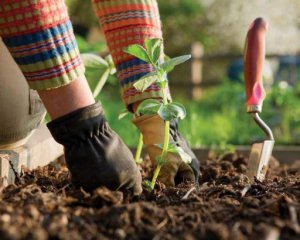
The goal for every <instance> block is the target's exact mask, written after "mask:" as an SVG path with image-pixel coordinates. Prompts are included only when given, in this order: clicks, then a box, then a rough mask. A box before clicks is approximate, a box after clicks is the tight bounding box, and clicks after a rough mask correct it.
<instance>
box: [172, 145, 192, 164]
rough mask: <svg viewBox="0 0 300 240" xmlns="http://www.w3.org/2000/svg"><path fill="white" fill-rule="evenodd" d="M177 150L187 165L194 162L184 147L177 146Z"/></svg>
mask: <svg viewBox="0 0 300 240" xmlns="http://www.w3.org/2000/svg"><path fill="white" fill-rule="evenodd" d="M175 148H176V150H177V154H178V155H179V156H180V158H181V160H182V161H184V162H185V163H186V164H190V163H191V162H192V157H191V156H190V155H189V154H187V153H186V152H185V151H184V150H183V149H182V147H179V146H176V147H175Z"/></svg>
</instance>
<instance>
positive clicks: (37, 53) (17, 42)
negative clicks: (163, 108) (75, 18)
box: [0, 0, 199, 194]
mask: <svg viewBox="0 0 300 240" xmlns="http://www.w3.org/2000/svg"><path fill="white" fill-rule="evenodd" d="M93 4H94V9H95V12H96V14H97V17H98V18H99V21H100V23H101V25H102V27H103V30H104V34H105V37H106V40H107V44H108V47H109V49H110V53H111V55H112V57H113V60H114V63H115V65H116V67H117V72H118V78H119V81H120V85H121V88H122V98H123V101H124V103H125V104H126V106H127V108H128V109H129V110H130V111H132V112H133V113H134V112H135V110H136V109H137V106H138V105H139V104H140V103H141V102H142V101H143V100H145V99H149V98H157V99H160V98H162V92H161V90H160V88H159V87H158V86H157V85H151V86H150V87H149V88H148V89H147V90H146V91H145V92H143V93H140V92H137V91H136V90H135V88H134V87H133V83H134V82H135V81H136V80H138V79H139V78H140V77H141V76H143V75H145V74H147V73H148V72H150V71H152V69H151V67H150V65H148V64H145V63H144V62H142V61H141V60H138V59H135V58H133V57H132V56H129V55H127V54H125V53H124V52H123V48H124V47H126V46H128V45H130V44H133V43H139V44H141V43H143V42H144V40H145V39H147V38H161V37H162V32H161V26H160V19H159V13H158V9H157V3H156V2H155V1H154V0H135V1H133V0H115V1H109V0H108V1H103V0H93ZM0 36H1V37H2V40H3V42H4V44H5V45H6V47H7V49H8V51H9V53H10V54H9V53H8V51H7V49H6V47H5V46H4V45H3V43H2V42H0V51H1V55H0V57H1V65H0V70H1V71H0V78H1V81H0V84H1V85H0V87H1V91H0V103H1V105H0V116H1V118H0V126H1V129H0V145H2V148H3V147H4V145H5V147H6V148H13V147H17V146H20V145H22V144H23V143H24V142H25V141H26V140H25V139H26V138H27V137H28V136H29V135H30V133H31V132H32V130H34V129H35V128H36V127H37V126H38V125H39V124H40V123H41V121H42V119H43V116H44V109H43V105H44V106H45V108H46V109H47V111H48V113H49V115H50V116H51V118H52V121H51V122H50V123H49V124H48V128H49V130H50V132H51V134H52V136H53V137H54V139H55V140H56V141H57V142H58V143H60V144H62V145H63V146H64V149H65V158H66V162H67V166H68V168H69V170H70V172H71V175H72V181H73V182H74V184H76V185H79V186H82V187H83V188H84V189H86V190H88V191H89V190H92V189H94V188H96V187H97V186H101V185H104V186H107V187H109V188H111V189H132V190H133V191H134V193H136V194H139V193H140V192H141V190H142V189H141V175H140V173H139V170H138V168H137V167H136V165H135V162H134V159H133V156H132V154H131V153H130V151H129V149H128V148H127V147H126V146H125V145H124V143H123V142H122V140H121V139H120V138H119V137H118V136H117V134H116V133H115V132H114V131H112V130H111V128H110V127H109V125H108V123H107V122H106V120H105V118H104V113H103V109H102V106H101V104H100V103H95V100H94V98H93V95H92V93H91V91H90V89H89V86H88V84H87V80H86V78H85V76H84V67H83V64H82V62H81V59H80V55H79V51H78V48H77V45H76V41H75V37H74V34H73V29H72V25H71V23H70V20H69V16H68V13H67V9H66V6H65V3H64V1H63V0H2V1H0ZM11 56H12V58H13V59H12V58H11ZM24 77H25V79H26V80H27V83H28V85H29V87H30V89H31V90H29V89H28V87H26V86H25V85H24V84H25V81H23V79H24ZM32 89H33V90H37V93H38V95H39V97H40V99H41V100H42V102H43V105H42V104H41V101H40V100H39V98H38V97H37V96H36V95H35V92H34V91H33V90H32ZM133 123H134V124H135V125H136V126H137V127H138V128H139V129H140V131H141V132H142V134H143V136H144V143H145V146H146V150H147V151H148V153H149V155H150V159H151V160H152V161H153V162H155V159H154V158H155V156H156V155H157V154H159V152H160V151H161V150H160V149H159V148H158V147H157V146H156V145H155V144H158V143H162V142H163V138H164V133H163V131H159V129H160V128H161V126H162V125H163V121H162V120H160V118H159V117H158V116H150V117H147V116H135V117H134V119H133ZM170 132H171V135H172V138H173V140H174V141H176V142H177V143H178V144H179V145H180V146H181V147H182V148H183V149H184V150H185V151H186V152H187V153H188V154H189V155H191V157H192V158H193V161H192V163H191V164H190V165H187V164H185V163H184V162H183V161H182V160H181V159H180V157H179V156H176V157H172V158H169V159H171V160H170V161H168V163H167V164H165V165H164V166H163V168H162V169H161V173H160V176H159V180H160V181H161V182H163V183H164V184H166V185H167V186H172V185H174V184H175V179H176V180H178V181H181V180H191V181H195V179H196V178H197V177H198V172H199V163H198V160H197V159H196V157H195V155H194V154H193V153H192V151H191V150H190V148H189V147H188V145H187V143H186V141H185V140H184V139H183V138H182V136H181V135H180V133H179V132H178V130H177V125H176V123H175V122H173V123H171V130H170ZM169 154H170V153H169Z"/></svg>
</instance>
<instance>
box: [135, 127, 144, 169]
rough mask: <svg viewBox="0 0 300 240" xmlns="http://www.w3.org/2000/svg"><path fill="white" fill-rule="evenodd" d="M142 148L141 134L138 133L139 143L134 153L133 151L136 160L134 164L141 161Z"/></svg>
mask: <svg viewBox="0 0 300 240" xmlns="http://www.w3.org/2000/svg"><path fill="white" fill-rule="evenodd" d="M142 149H143V134H142V133H140V137H139V143H138V145H137V149H136V153H135V162H136V164H140V163H141V153H142Z"/></svg>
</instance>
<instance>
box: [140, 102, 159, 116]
mask: <svg viewBox="0 0 300 240" xmlns="http://www.w3.org/2000/svg"><path fill="white" fill-rule="evenodd" d="M162 105H163V104H162V103H161V102H160V101H158V100H156V99H147V100H145V101H143V102H142V103H141V104H140V105H139V107H138V108H137V110H136V112H137V114H146V115H153V114H156V113H157V112H158V110H159V109H160V107H161V106H162Z"/></svg>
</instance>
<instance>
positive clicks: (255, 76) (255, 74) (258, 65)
mask: <svg viewBox="0 0 300 240" xmlns="http://www.w3.org/2000/svg"><path fill="white" fill-rule="evenodd" d="M267 25H268V24H267V22H266V21H265V20H264V19H262V18H257V19H255V20H254V22H253V23H252V24H251V25H250V27H249V30H248V34H247V38H246V43H245V50H244V77H245V85H246V97H247V112H261V108H262V103H263V100H264V98H265V90H264V88H263V84H262V73H263V66H264V60H265V33H266V31H267Z"/></svg>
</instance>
